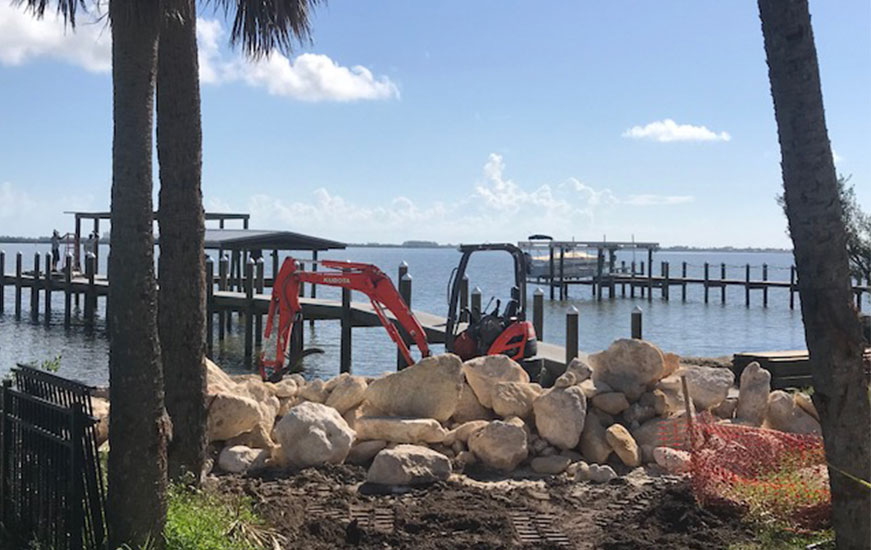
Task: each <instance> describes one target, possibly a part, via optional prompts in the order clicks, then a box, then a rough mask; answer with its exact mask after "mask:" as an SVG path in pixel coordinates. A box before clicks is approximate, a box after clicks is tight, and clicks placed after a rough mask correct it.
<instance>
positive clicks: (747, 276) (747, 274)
mask: <svg viewBox="0 0 871 550" xmlns="http://www.w3.org/2000/svg"><path fill="white" fill-rule="evenodd" d="M744 306H746V307H750V264H747V265H745V266H744Z"/></svg>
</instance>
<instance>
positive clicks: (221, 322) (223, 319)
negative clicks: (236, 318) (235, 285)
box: [218, 254, 231, 342]
mask: <svg viewBox="0 0 871 550" xmlns="http://www.w3.org/2000/svg"><path fill="white" fill-rule="evenodd" d="M229 268H230V258H228V257H227V255H226V254H221V257H220V259H219V260H218V290H221V291H224V290H227V274H228V272H229ZM230 317H231V315H227V314H226V313H224V310H223V309H221V310H219V311H218V340H219V341H221V342H223V341H224V332H225V331H226V330H230Z"/></svg>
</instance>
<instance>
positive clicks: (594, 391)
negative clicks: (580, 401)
mask: <svg viewBox="0 0 871 550" xmlns="http://www.w3.org/2000/svg"><path fill="white" fill-rule="evenodd" d="M578 387H579V388H581V391H583V392H584V395H585V396H587V399H592V398H593V397H595V396H597V395H599V394H600V393H609V392H612V391H614V390H613V389H612V388H611V386H609V385H608V384H606V383H604V382H602V381H601V380H599V381H596V380H593V379H592V378H587V379H586V380H584V381H583V382H581V383H580V384H578Z"/></svg>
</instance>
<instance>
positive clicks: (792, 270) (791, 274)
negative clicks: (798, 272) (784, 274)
mask: <svg viewBox="0 0 871 550" xmlns="http://www.w3.org/2000/svg"><path fill="white" fill-rule="evenodd" d="M789 309H795V266H791V267H790V268H789Z"/></svg>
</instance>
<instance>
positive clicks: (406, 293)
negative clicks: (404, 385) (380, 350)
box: [396, 262, 411, 370]
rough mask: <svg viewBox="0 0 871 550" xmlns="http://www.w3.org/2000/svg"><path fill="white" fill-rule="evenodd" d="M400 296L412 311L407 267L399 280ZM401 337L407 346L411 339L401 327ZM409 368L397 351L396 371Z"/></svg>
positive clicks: (400, 353)
mask: <svg viewBox="0 0 871 550" xmlns="http://www.w3.org/2000/svg"><path fill="white" fill-rule="evenodd" d="M403 263H405V262H403ZM399 295H400V296H402V299H403V300H405V304H406V305H407V306H408V309H411V274H410V273H408V268H407V266H406V272H405V274H404V275H403V276H402V278H401V279H399ZM399 335H400V336H401V337H402V341H403V342H405V345H406V346H407V345H408V342H409V340H410V337H409V335H408V333H407V332H406V331H405V330H404V329H403V328H402V327H401V326H400V327H399ZM407 366H408V363H406V362H405V357H403V356H402V352H401V351H399V350H398V349H397V350H396V370H402V369H404V368H405V367H407Z"/></svg>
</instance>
